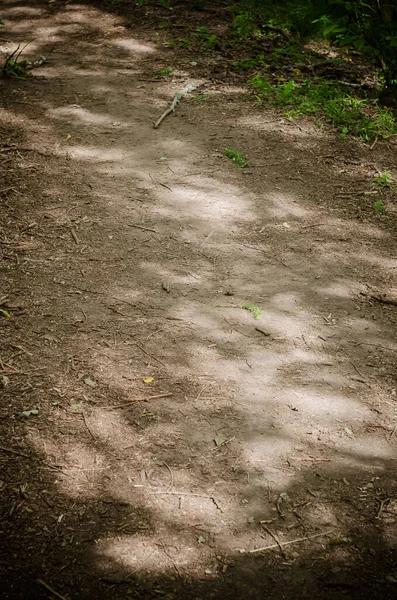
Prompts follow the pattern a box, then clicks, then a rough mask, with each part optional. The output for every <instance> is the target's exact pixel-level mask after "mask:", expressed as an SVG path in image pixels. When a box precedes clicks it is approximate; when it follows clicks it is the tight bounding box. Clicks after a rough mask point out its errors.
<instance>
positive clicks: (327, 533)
mask: <svg viewBox="0 0 397 600" xmlns="http://www.w3.org/2000/svg"><path fill="white" fill-rule="evenodd" d="M330 533H332V531H324V533H316V534H315V535H308V536H307V537H303V538H297V539H296V540H291V541H290V542H279V543H278V544H271V545H270V546H264V547H263V548H254V549H253V550H249V551H248V552H249V553H250V554H254V553H255V552H263V551H264V550H270V549H272V548H280V546H289V545H290V544H297V543H298V542H304V541H306V540H313V539H314V538H318V537H321V536H323V535H329V534H330Z"/></svg>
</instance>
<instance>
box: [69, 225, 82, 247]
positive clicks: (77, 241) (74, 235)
mask: <svg viewBox="0 0 397 600" xmlns="http://www.w3.org/2000/svg"><path fill="white" fill-rule="evenodd" d="M70 233H71V234H72V238H73V239H74V241H75V242H76V244H77V245H79V243H80V240H79V238H78V237H77V233H76V231H75V229H74V228H73V227H71V228H70Z"/></svg>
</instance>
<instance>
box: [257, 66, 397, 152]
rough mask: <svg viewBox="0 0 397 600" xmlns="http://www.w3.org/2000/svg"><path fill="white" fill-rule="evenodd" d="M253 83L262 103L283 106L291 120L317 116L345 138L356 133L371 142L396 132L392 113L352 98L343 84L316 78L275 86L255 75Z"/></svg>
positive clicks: (373, 104) (374, 104) (396, 125)
mask: <svg viewBox="0 0 397 600" xmlns="http://www.w3.org/2000/svg"><path fill="white" fill-rule="evenodd" d="M250 83H251V85H252V87H254V88H255V89H256V90H258V91H259V93H258V94H257V98H258V100H259V101H260V102H269V103H270V104H281V105H284V106H285V107H286V108H287V110H286V111H285V114H286V115H287V116H289V117H299V116H300V115H303V114H314V113H316V114H318V115H319V116H320V117H322V118H324V119H325V120H327V121H328V122H329V123H331V125H333V126H334V127H336V128H337V129H338V130H339V131H340V132H341V135H342V137H345V136H346V135H347V134H353V135H357V136H359V137H360V138H361V139H363V140H364V141H366V142H368V141H371V140H373V139H375V137H376V136H378V137H381V138H388V137H390V136H391V135H394V134H395V133H397V124H396V119H395V117H394V115H393V113H392V112H391V111H389V110H386V109H382V108H380V107H379V106H378V105H377V103H376V102H370V101H368V100H365V99H359V98H355V97H352V96H351V95H350V94H349V93H348V92H347V91H346V88H345V87H344V86H343V85H341V84H338V83H334V82H328V81H325V80H321V79H315V80H313V81H309V80H306V81H303V82H301V83H300V84H299V85H298V84H297V83H296V82H295V81H294V80H290V81H287V82H285V83H283V84H281V85H280V86H278V87H274V86H272V85H271V84H270V83H269V82H268V81H267V80H266V79H265V78H264V77H263V76H261V75H255V76H254V77H253V78H252V79H251V82H250Z"/></svg>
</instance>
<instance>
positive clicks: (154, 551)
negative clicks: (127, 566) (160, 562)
mask: <svg viewBox="0 0 397 600" xmlns="http://www.w3.org/2000/svg"><path fill="white" fill-rule="evenodd" d="M156 552H158V550H157V548H156V550H153V552H152V553H151V554H149V556H148V557H147V558H145V560H144V561H142V562H141V564H140V565H138V566H137V567H136V568H135V569H134V570H133V571H131V573H129V574H128V575H127V576H126V577H124V579H122V580H121V581H126V579H129V578H130V577H131V576H132V575H134V574H135V573H136V572H137V571H139V569H142V567H143V565H145V564H146V563H147V562H148V560H149V559H151V558H152V556H154V555H155V554H156Z"/></svg>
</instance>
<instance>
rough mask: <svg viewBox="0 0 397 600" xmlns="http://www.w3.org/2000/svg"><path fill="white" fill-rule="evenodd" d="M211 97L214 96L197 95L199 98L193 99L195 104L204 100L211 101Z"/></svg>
mask: <svg viewBox="0 0 397 600" xmlns="http://www.w3.org/2000/svg"><path fill="white" fill-rule="evenodd" d="M211 96H212V94H197V96H195V97H194V98H193V102H202V101H204V100H209V99H210V98H211Z"/></svg>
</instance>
